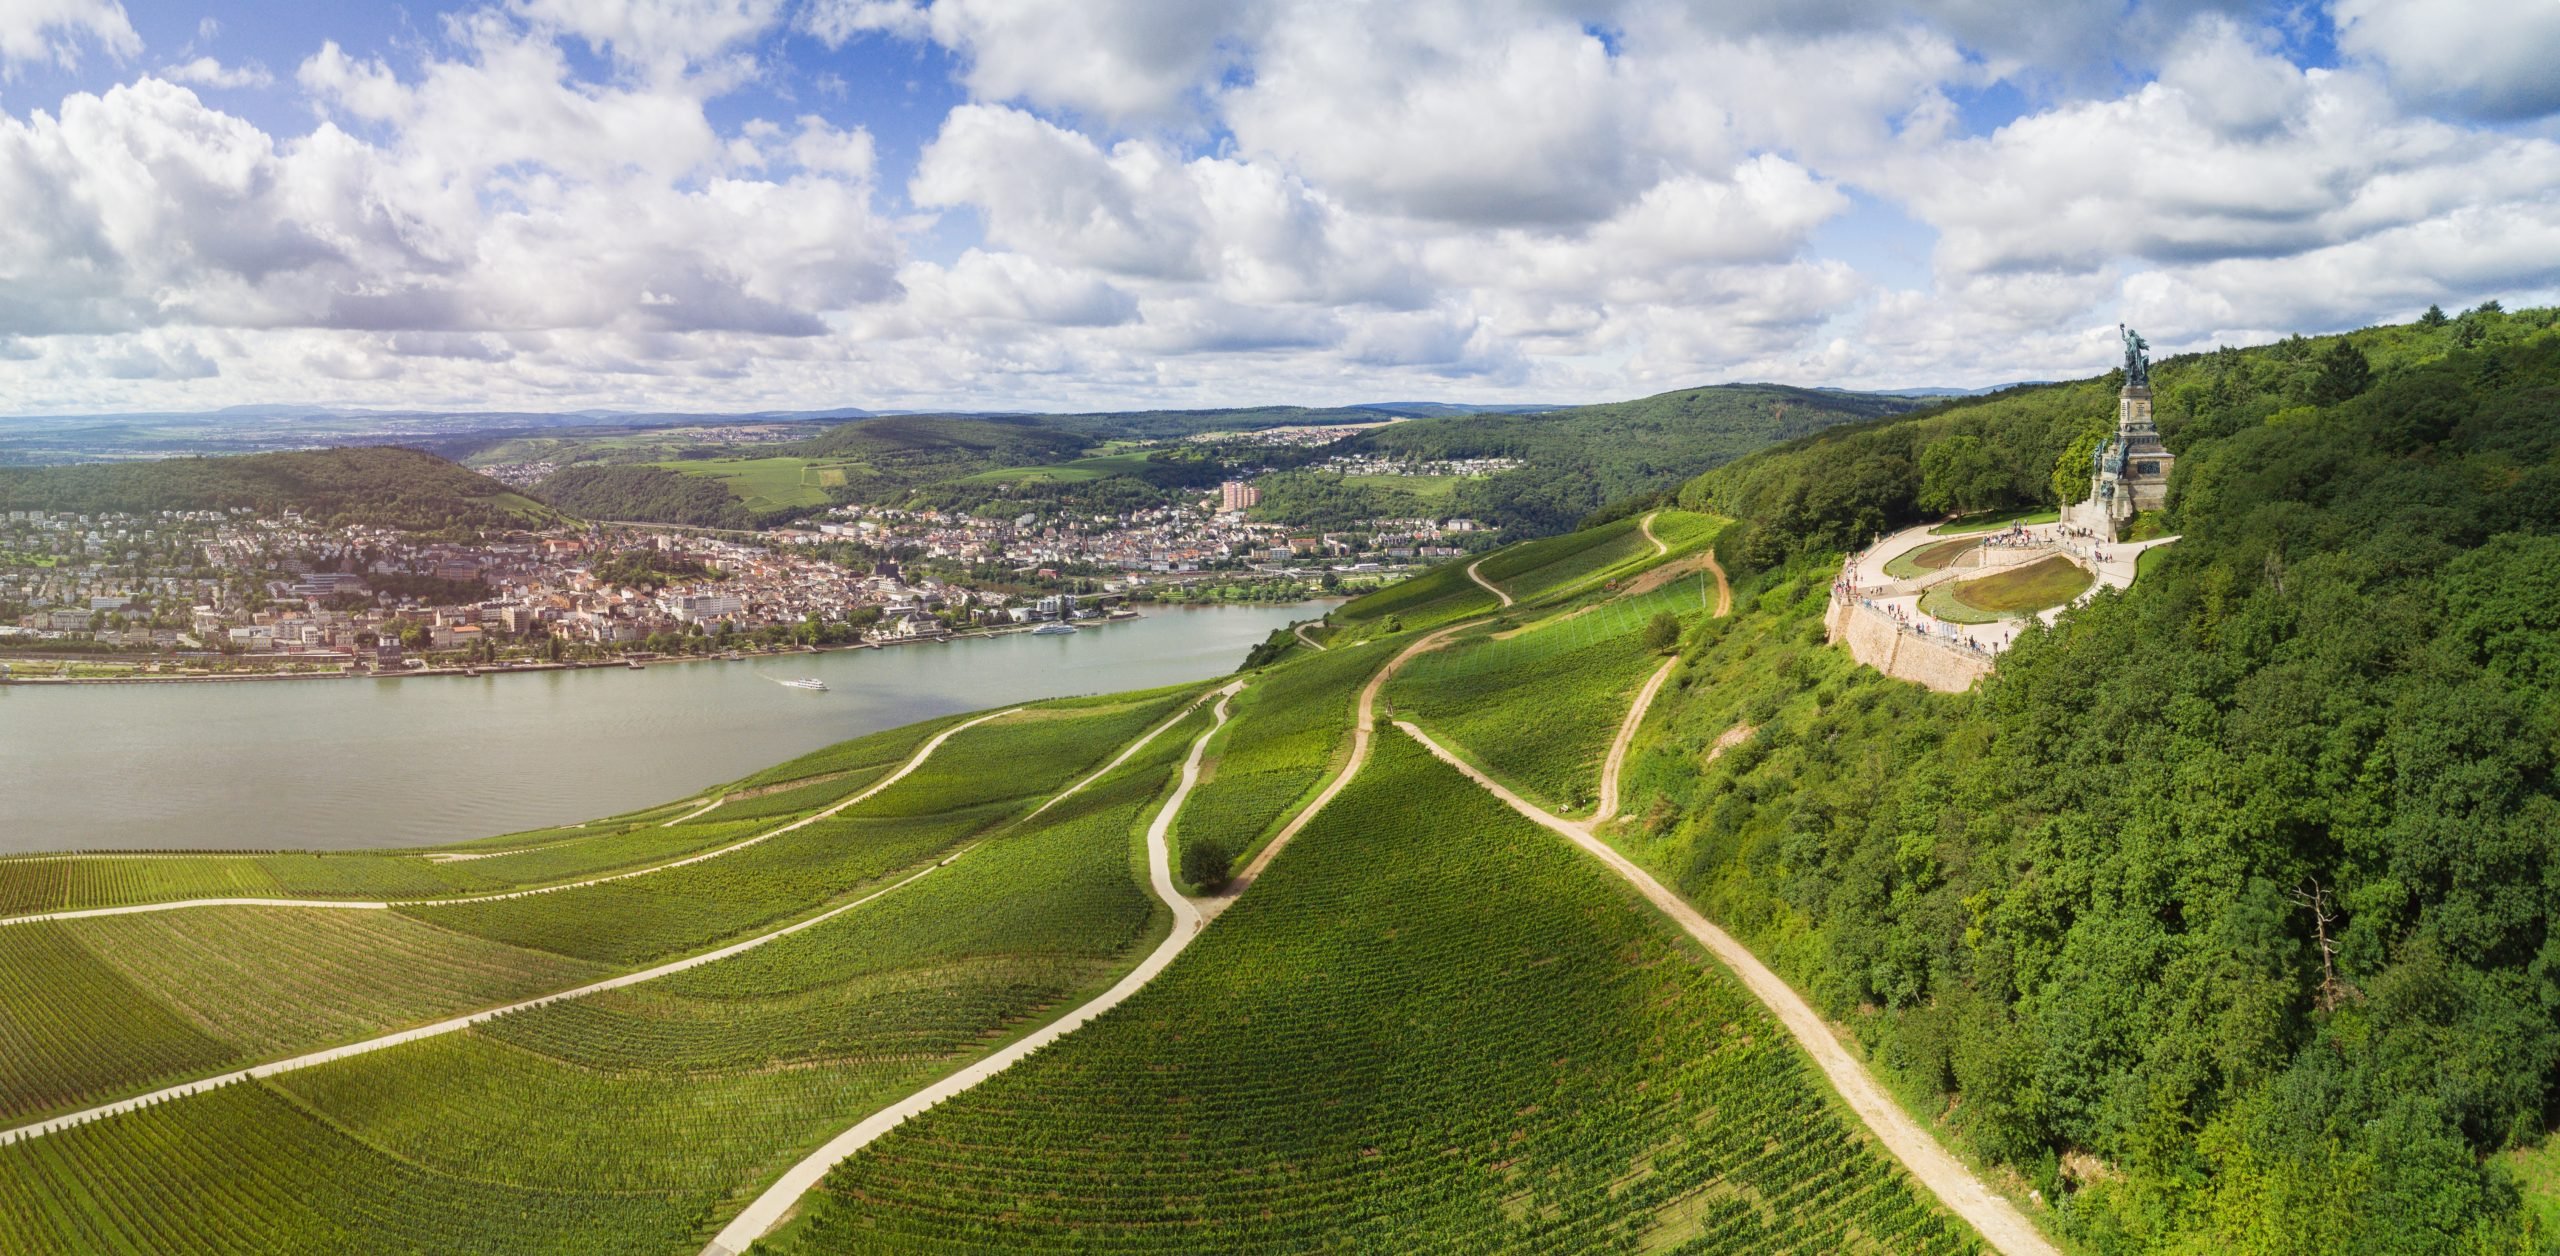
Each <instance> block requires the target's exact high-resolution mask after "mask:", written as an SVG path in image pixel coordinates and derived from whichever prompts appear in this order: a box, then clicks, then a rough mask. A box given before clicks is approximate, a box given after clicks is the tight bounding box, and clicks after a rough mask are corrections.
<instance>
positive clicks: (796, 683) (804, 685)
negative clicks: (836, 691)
mask: <svg viewBox="0 0 2560 1256" xmlns="http://www.w3.org/2000/svg"><path fill="white" fill-rule="evenodd" d="M782 683H783V684H786V685H789V686H791V687H792V688H794V689H812V690H816V691H817V692H819V693H825V692H826V691H827V682H825V681H823V680H820V679H818V678H817V677H815V676H803V677H800V678H799V679H797V680H786V681H784V682H782Z"/></svg>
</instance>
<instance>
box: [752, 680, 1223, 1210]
mask: <svg viewBox="0 0 2560 1256" xmlns="http://www.w3.org/2000/svg"><path fill="white" fill-rule="evenodd" d="M1243 689H1244V682H1243V681H1241V680H1239V681H1237V682H1235V683H1234V684H1231V685H1228V686H1227V687H1226V688H1224V689H1221V690H1219V691H1218V708H1217V721H1216V722H1215V723H1213V724H1211V725H1210V726H1209V728H1208V730H1207V731H1205V732H1203V733H1201V734H1200V736H1199V737H1197V738H1195V739H1193V741H1192V743H1191V757H1190V758H1188V759H1185V760H1184V761H1183V764H1182V783H1181V784H1180V785H1179V786H1177V787H1175V789H1174V791H1173V796H1172V797H1171V798H1168V799H1166V800H1165V803H1164V806H1163V808H1162V809H1160V810H1158V811H1157V812H1156V818H1155V822H1154V823H1152V824H1149V825H1148V826H1147V882H1148V884H1149V885H1151V886H1153V887H1154V889H1155V893H1156V897H1157V898H1159V899H1162V900H1164V905H1165V906H1166V907H1169V908H1171V909H1172V910H1173V932H1172V933H1170V934H1167V935H1166V936H1165V940H1164V941H1162V942H1160V943H1158V944H1157V945H1156V949H1155V950H1154V951H1153V952H1151V953H1149V954H1148V956H1147V957H1146V959H1144V960H1142V961H1140V962H1139V964H1138V966H1137V967H1136V968H1133V969H1130V970H1129V974H1128V975H1127V976H1125V977H1122V978H1121V979H1120V980H1119V982H1118V983H1117V984H1115V985H1113V986H1112V987H1111V988H1110V989H1109V990H1105V991H1103V992H1102V994H1101V995H1099V996H1097V997H1096V998H1095V999H1094V1000H1093V1001H1091V1002H1089V1003H1086V1004H1085V1005H1084V1006H1082V1007H1079V1008H1077V1009H1076V1010H1074V1011H1072V1012H1069V1013H1067V1014H1066V1015H1064V1016H1061V1017H1059V1018H1058V1019H1056V1020H1054V1021H1051V1022H1049V1023H1048V1024H1046V1025H1043V1026H1041V1027H1040V1028H1039V1029H1036V1030H1033V1031H1032V1032H1031V1033H1030V1034H1028V1035H1026V1036H1025V1037H1023V1038H1022V1039H1020V1040H1019V1041H1016V1042H1015V1043H1013V1045H1011V1046H1008V1047H1006V1048H1004V1049H1003V1050H1001V1051H998V1052H996V1053H995V1054H993V1055H990V1056H988V1057H987V1058H985V1059H983V1060H980V1061H978V1062H977V1063H975V1064H972V1065H969V1066H968V1067H966V1068H963V1069H961V1070H960V1071H959V1072H956V1073H953V1074H952V1075H950V1076H949V1077H946V1078H943V1079H942V1080H941V1081H938V1082H935V1083H934V1084H933V1085H931V1086H927V1087H925V1088H924V1089H922V1090H919V1091H917V1092H916V1093H914V1094H912V1095H909V1096H907V1097H906V1098H905V1099H902V1100H899V1101H898V1102H897V1103H894V1104H891V1105H890V1106H888V1107H886V1108H883V1109H881V1110H880V1111H878V1112H875V1113H872V1114H871V1115H870V1116H869V1117H868V1118H865V1119H864V1120H863V1122H862V1123H861V1124H859V1125H856V1126H854V1127H853V1128H852V1129H849V1130H846V1131H845V1132H844V1133H842V1134H839V1135H837V1136H836V1137H835V1138H833V1139H831V1140H829V1141H828V1143H827V1145H825V1146H823V1147H820V1148H819V1149H817V1150H816V1151H814V1152H811V1153H810V1154H809V1155H808V1156H807V1157H806V1158H804V1159H803V1160H801V1161H800V1162H799V1163H798V1164H795V1165H793V1166H791V1167H790V1168H789V1169H786V1170H784V1171H783V1174H782V1177H781V1179H780V1180H778V1181H776V1182H775V1183H774V1184H773V1185H772V1186H770V1187H767V1188H766V1189H765V1192H764V1193H763V1194H761V1195H758V1196H756V1198H755V1201H754V1202H753V1203H750V1204H748V1205H747V1207H746V1210H745V1211H743V1212H740V1213H739V1214H738V1215H737V1218H736V1219H735V1220H733V1221H731V1222H730V1223H729V1224H728V1226H727V1227H725V1228H724V1229H722V1230H721V1231H720V1233H719V1234H718V1235H717V1236H715V1237H713V1239H712V1240H711V1245H710V1246H708V1247H705V1248H704V1249H702V1250H703V1256H736V1254H737V1253H740V1252H744V1251H745V1250H747V1248H749V1247H751V1246H753V1245H754V1243H755V1241H756V1240H757V1239H760V1238H763V1237H764V1236H765V1235H767V1234H770V1233H772V1232H773V1228H774V1227H775V1226H777V1225H780V1224H782V1219H783V1218H784V1217H786V1216H788V1215H790V1213H791V1210H792V1209H793V1208H795V1207H797V1206H798V1205H799V1203H800V1199H801V1197H802V1196H804V1195H807V1194H808V1193H809V1191H810V1189H811V1188H813V1187H815V1186H817V1184H818V1183H819V1182H821V1181H824V1180H825V1179H826V1176H827V1171H828V1170H830V1169H833V1168H835V1167H836V1165H837V1164H838V1163H840V1162H842V1161H843V1160H844V1158H845V1157H847V1156H850V1155H852V1154H853V1153H855V1152H857V1151H860V1150H862V1149H863V1148H864V1147H867V1146H870V1145H871V1144H872V1143H873V1142H874V1141H876V1140H877V1139H879V1138H880V1137H881V1136H882V1135H884V1134H887V1133H888V1132H889V1131H891V1130H893V1129H896V1128H897V1127H898V1126H900V1125H902V1124H904V1123H905V1122H906V1121H907V1119H908V1118H910V1117H913V1116H915V1115H917V1114H919V1113H922V1112H924V1111H926V1110H928V1109H930V1108H932V1107H933V1106H934V1105H935V1104H938V1103H941V1102H942V1101H943V1100H945V1099H949V1098H951V1097H952V1096H954V1095H957V1094H959V1093H961V1092H962V1091H965V1090H968V1089H969V1088H970V1087H972V1086H975V1085H977V1084H978V1083H980V1082H983V1081H985V1080H987V1079H988V1078H990V1077H993V1076H995V1075H996V1074H998V1073H1001V1072H1003V1071H1005V1070H1006V1069H1008V1068H1011V1067H1013V1066H1014V1065H1015V1064H1018V1063H1020V1062H1021V1061H1022V1060H1023V1059H1024V1058H1025V1057H1027V1056H1029V1055H1030V1054H1031V1053H1032V1052H1034V1051H1037V1050H1039V1049H1040V1048H1042V1047H1045V1046H1048V1045H1049V1044H1050V1043H1052V1042H1056V1041H1057V1040H1058V1039H1060V1038H1063V1037H1066V1036H1067V1035H1068V1034H1071V1033H1074V1032H1075V1031H1077V1030H1078V1029H1081V1028H1083V1027H1084V1026H1085V1024H1086V1023H1087V1022H1089V1021H1091V1020H1092V1019H1093V1018H1094V1017H1097V1016H1100V1015H1102V1014H1103V1013H1104V1012H1107V1011H1110V1010H1111V1009H1112V1008H1115V1007H1118V1006H1120V1004H1121V1003H1122V1002H1124V1001H1126V1000H1127V999H1128V997H1129V996H1130V995H1133V994H1136V993H1137V992H1138V990H1139V989H1140V988H1141V987H1143V986H1145V985H1146V984H1147V983H1148V982H1150V981H1153V980H1155V977H1156V974H1158V973H1161V972H1163V971H1164V970H1165V966H1166V965H1169V964H1171V963H1172V962H1173V960H1174V957H1175V956H1177V955H1180V954H1182V952H1183V950H1184V948H1186V947H1188V946H1190V945H1191V942H1192V939H1194V938H1197V937H1199V936H1200V928H1201V926H1202V925H1204V924H1206V923H1208V921H1207V918H1206V917H1205V916H1203V915H1202V914H1201V912H1200V909H1199V908H1198V907H1197V906H1194V905H1193V903H1192V902H1191V900H1190V899H1188V898H1185V897H1183V896H1182V893H1181V891H1180V890H1178V889H1176V888H1175V887H1174V884H1173V854H1172V851H1171V849H1170V847H1169V845H1168V843H1167V834H1168V833H1169V832H1170V831H1171V830H1172V828H1173V818H1174V817H1175V816H1176V815H1179V814H1180V813H1181V811H1182V804H1183V802H1184V801H1185V800H1187V799H1189V798H1190V797H1191V790H1192V787H1193V786H1196V785H1198V784H1199V783H1200V756H1201V753H1202V752H1203V751H1205V750H1207V749H1208V747H1209V738H1210V737H1212V736H1214V735H1216V733H1217V731H1218V730H1219V729H1221V728H1224V727H1226V724H1227V704H1228V702H1229V701H1231V700H1232V699H1233V698H1234V697H1235V695H1236V694H1237V693H1238V692H1240V691H1242V690H1243ZM1195 705H1196V704H1195ZM1189 713H1190V709H1189V708H1185V709H1184V714H1186V715H1187V714H1189ZM1177 718H1178V717H1177ZM1157 731H1159V732H1160V731H1162V730H1161V729H1159V730H1157ZM1154 736H1155V734H1154V733H1149V734H1148V737H1149V738H1150V739H1152V738H1153V737H1154ZM1123 757H1126V756H1123ZM1082 787H1083V786H1082V784H1081V783H1079V785H1078V786H1077V788H1082Z"/></svg>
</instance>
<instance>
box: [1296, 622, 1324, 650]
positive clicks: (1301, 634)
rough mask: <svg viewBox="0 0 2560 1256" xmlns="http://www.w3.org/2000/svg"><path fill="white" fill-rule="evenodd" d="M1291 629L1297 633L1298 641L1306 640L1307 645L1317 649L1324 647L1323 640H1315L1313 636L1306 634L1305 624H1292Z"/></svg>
mask: <svg viewBox="0 0 2560 1256" xmlns="http://www.w3.org/2000/svg"><path fill="white" fill-rule="evenodd" d="M1291 631H1293V632H1295V633H1297V634H1298V640H1300V641H1304V642H1306V643H1307V644H1308V645H1310V646H1313V647H1314V648H1316V649H1319V650H1321V649H1323V648H1324V642H1321V641H1318V640H1316V639H1315V638H1313V637H1310V636H1308V635H1307V626H1306V625H1305V624H1298V625H1295V626H1293V627H1292V628H1291Z"/></svg>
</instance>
